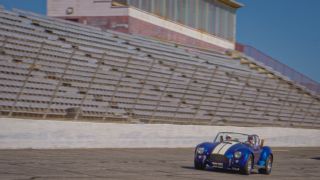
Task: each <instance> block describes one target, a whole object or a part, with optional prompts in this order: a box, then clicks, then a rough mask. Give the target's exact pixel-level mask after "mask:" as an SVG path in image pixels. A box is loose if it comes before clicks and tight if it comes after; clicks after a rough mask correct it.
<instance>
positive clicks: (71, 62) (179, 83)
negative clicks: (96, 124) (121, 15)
mask: <svg viewBox="0 0 320 180" xmlns="http://www.w3.org/2000/svg"><path fill="white" fill-rule="evenodd" d="M0 63H1V66H0V73H1V76H0V82H1V83H0V86H1V90H0V94H1V96H0V98H1V101H0V103H1V104H0V111H1V115H2V116H10V117H12V116H34V117H39V118H71V119H79V120H82V119H92V120H104V121H117V122H146V123H159V122H161V123H179V124H206V125H207V124H209V125H228V124H229V125H232V124H235V125H245V126H257V125H267V126H293V127H309V128H319V127H320V119H319V116H320V101H319V97H317V96H315V95H313V94H310V93H309V92H308V91H306V90H305V89H303V88H301V87H299V86H297V85H296V84H293V83H291V82H290V81H287V80H285V79H284V78H283V77H279V76H278V75H276V74H274V73H269V72H270V71H268V70H267V69H266V68H264V67H263V66H260V65H257V64H253V63H250V61H247V60H246V59H245V58H232V57H231V56H228V55H224V54H217V53H214V52H209V51H205V50H201V49H196V48H190V47H186V46H179V45H176V44H173V43H169V42H162V41H159V40H155V39H150V38H146V37H140V36H137V35H128V34H122V33H118V32H112V31H101V30H99V29H97V28H93V27H89V26H84V25H81V24H77V23H73V22H67V21H63V20H59V19H54V18H49V17H45V16H41V15H37V14H33V13H29V12H23V11H20V10H15V11H14V12H10V11H5V10H1V11H0Z"/></svg>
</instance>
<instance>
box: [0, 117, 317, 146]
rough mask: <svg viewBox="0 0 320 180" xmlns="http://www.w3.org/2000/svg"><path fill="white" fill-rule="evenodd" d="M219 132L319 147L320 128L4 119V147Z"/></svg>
mask: <svg viewBox="0 0 320 180" xmlns="http://www.w3.org/2000/svg"><path fill="white" fill-rule="evenodd" d="M219 131H236V132H243V133H252V134H258V135H260V137H261V138H264V139H265V140H266V141H265V144H266V145H270V146H288V147H299V146H319V147H320V141H319V138H320V130H313V129H291V128H276V127H260V128H248V127H232V126H195V125H160V124H158V125H157V124H112V123H91V122H67V121H48V120H22V119H9V118H0V149H17V148H35V149H42V148H149V147H164V148H176V147H194V146H195V145H196V144H199V143H201V142H203V141H212V139H213V138H214V137H215V135H216V133H218V132H219Z"/></svg>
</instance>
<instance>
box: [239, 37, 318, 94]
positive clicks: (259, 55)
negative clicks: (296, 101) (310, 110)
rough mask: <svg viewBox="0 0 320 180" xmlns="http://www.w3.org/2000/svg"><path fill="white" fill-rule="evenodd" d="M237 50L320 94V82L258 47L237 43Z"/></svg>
mask: <svg viewBox="0 0 320 180" xmlns="http://www.w3.org/2000/svg"><path fill="white" fill-rule="evenodd" d="M236 50H238V51H240V52H243V53H244V54H246V55H247V56H250V57H252V58H253V59H255V60H256V61H259V62H262V63H263V64H265V65H267V66H269V67H271V68H272V69H274V70H276V71H277V72H280V73H281V74H282V75H284V76H287V77H288V78H289V79H291V80H292V81H294V82H296V83H298V84H300V85H302V86H304V87H306V88H308V89H309V90H311V91H313V92H316V93H317V94H320V84H319V83H318V82H316V81H314V80H312V79H310V78H309V77H307V76H305V75H303V74H301V73H300V72H298V71H296V70H294V69H292V68H291V67H289V66H287V65H285V64H283V63H281V62H279V61H277V60H276V59H274V58H272V57H270V56H268V55H266V54H265V53H263V52H261V51H259V50H258V49H256V48H254V47H252V46H249V45H244V44H240V43H237V44H236Z"/></svg>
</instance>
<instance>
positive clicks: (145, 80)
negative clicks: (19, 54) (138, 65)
mask: <svg viewBox="0 0 320 180" xmlns="http://www.w3.org/2000/svg"><path fill="white" fill-rule="evenodd" d="M150 58H151V60H152V62H151V65H150V66H149V68H148V70H147V74H146V76H145V77H144V78H143V80H142V87H141V88H140V90H139V93H138V96H137V97H136V98H135V100H134V103H133V107H132V110H133V111H134V110H135V109H136V106H137V104H138V100H139V99H140V97H141V95H142V94H143V90H144V87H145V84H146V82H147V80H148V79H149V77H150V73H151V72H152V68H153V65H154V64H155V62H156V60H155V59H154V58H152V56H150ZM133 115H134V113H133Z"/></svg>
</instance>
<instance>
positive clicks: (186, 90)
mask: <svg viewBox="0 0 320 180" xmlns="http://www.w3.org/2000/svg"><path fill="white" fill-rule="evenodd" d="M199 68H200V67H199V66H197V67H196V69H195V70H194V71H193V73H192V75H191V78H190V79H189V82H188V83H187V85H186V88H185V89H184V90H183V95H182V97H181V100H184V98H185V96H186V93H187V92H188V90H189V86H190V84H191V82H192V81H193V78H194V75H195V74H196V73H197V72H198V70H199ZM181 100H180V102H179V104H178V106H177V107H176V108H175V112H174V115H173V117H174V118H176V115H177V111H178V110H179V109H180V108H181V104H182V102H181Z"/></svg>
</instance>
